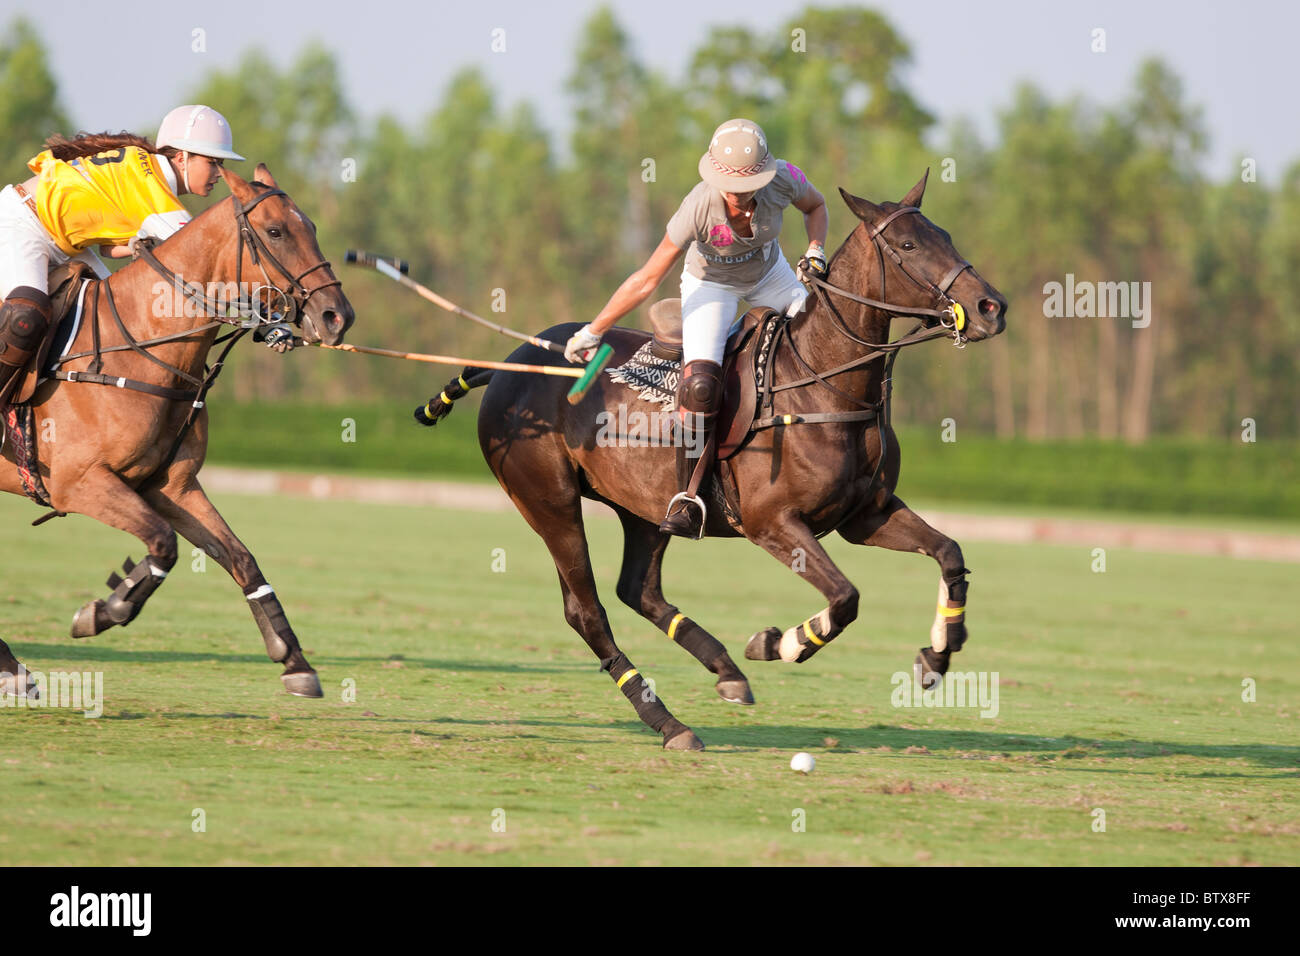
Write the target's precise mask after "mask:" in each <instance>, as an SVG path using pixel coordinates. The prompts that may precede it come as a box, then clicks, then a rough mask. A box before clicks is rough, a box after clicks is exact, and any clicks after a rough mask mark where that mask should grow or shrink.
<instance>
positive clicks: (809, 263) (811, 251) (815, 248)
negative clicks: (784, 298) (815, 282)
mask: <svg viewBox="0 0 1300 956" xmlns="http://www.w3.org/2000/svg"><path fill="white" fill-rule="evenodd" d="M796 273H797V274H798V277H799V281H800V282H807V281H808V277H809V276H813V277H815V278H818V279H824V278H826V251H825V250H824V249H822V247H821V246H819V245H817V244H816V243H814V244H813V245H810V246H809V247H808V251H807V252H805V253H804V254H803V258H802V259H800V260H799V266H798V268H797V269H796Z"/></svg>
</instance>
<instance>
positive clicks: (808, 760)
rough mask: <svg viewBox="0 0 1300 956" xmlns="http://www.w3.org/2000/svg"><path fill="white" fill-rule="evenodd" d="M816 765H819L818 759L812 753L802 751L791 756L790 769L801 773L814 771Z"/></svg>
mask: <svg viewBox="0 0 1300 956" xmlns="http://www.w3.org/2000/svg"><path fill="white" fill-rule="evenodd" d="M815 766H817V761H816V760H814V759H813V755H812V754H806V753H803V752H802V751H800V752H799V753H797V754H795V755H794V756H793V757H791V758H790V769H791V770H797V771H798V772H799V773H812V771H813V767H815Z"/></svg>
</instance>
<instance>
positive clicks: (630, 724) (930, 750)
mask: <svg viewBox="0 0 1300 956" xmlns="http://www.w3.org/2000/svg"><path fill="white" fill-rule="evenodd" d="M305 706H307V707H310V706H312V704H311V702H310V701H308V702H306V703H305ZM145 716H153V717H157V718H161V719H166V720H176V719H182V720H251V721H268V720H271V717H270V715H267V714H247V713H197V712H192V711H190V712H166V711H162V712H158V713H155V714H151V715H145V714H139V713H130V712H122V713H119V714H109V713H106V714H104V716H103V717H101V718H100V719H101V720H138V719H140V718H142V717H145ZM275 720H276V721H284V722H285V723H299V722H306V721H311V722H314V723H320V724H324V725H331V726H334V727H337V725H339V724H350V725H353V726H355V727H356V728H357V729H358V730H364V729H365V727H364V725H367V724H369V725H376V726H377V727H383V728H384V729H383V730H378V732H379V733H386V734H416V735H419V736H424V737H436V738H441V739H456V734H455V733H454V732H453V733H445V732H444V733H435V732H433V731H431V730H429V729H421V728H433V727H436V728H439V729H442V728H455V727H457V726H463V727H467V728H469V727H479V728H493V729H495V730H497V733H494V734H489V735H483V734H475V737H474V739H475V740H476V741H485V740H494V741H498V742H508V741H511V740H521V741H522V740H544V741H547V742H550V743H564V744H571V745H577V746H587V747H623V746H625V745H627V746H636V745H639V744H640V741H641V740H642V739H644V740H647V741H652V742H653V741H657V740H658V735H657V734H655V733H653V732H652V731H650V730H649V729H648V728H646V727H645V725H643V724H641V723H640V722H638V721H633V720H620V721H596V720H584V719H579V718H573V719H529V718H525V719H512V718H505V717H503V718H501V719H498V720H480V719H470V718H465V717H446V716H430V717H385V716H383V715H380V714H374V715H372V716H368V717H367V716H364V715H363V714H362V713H358V714H356V715H355V716H353V715H351V714H340V713H338V712H337V711H333V712H330V713H324V714H312V713H303V714H298V715H291V716H285V715H277V716H276V717H275ZM575 729H578V730H586V731H597V732H604V731H616V732H619V733H621V734H626V735H627V738H626V744H625V743H624V741H623V739H622V738H620V739H617V740H611V739H592V738H589V737H577V738H575V737H571V736H568V735H567V734H565V735H563V736H556V735H554V734H547V733H539V732H537V731H545V730H555V731H569V730H575ZM694 729H695V732H696V733H697V734H698V735H699V736H700V738H701V739H702V740H703V741H704V743H705V745H706V746H707V747H709V748H711V749H712V750H713V751H715V752H719V751H720V749H721V748H726V749H725V751H724V752H727V753H758V752H765V751H774V750H775V751H783V752H791V751H797V750H807V751H809V752H811V753H813V754H824V753H840V754H844V753H848V754H852V753H867V752H872V751H878V752H881V753H884V752H892V753H897V754H900V755H903V756H921V757H937V758H940V759H950V760H951V759H956V760H971V759H974V760H979V759H985V758H987V757H990V756H993V755H1002V756H1008V757H1010V756H1014V755H1017V754H1022V755H1027V754H1034V755H1037V756H1038V758H1039V760H1040V764H1039V765H1041V766H1049V765H1050V766H1052V767H1054V768H1056V769H1063V768H1070V767H1072V766H1077V767H1078V768H1079V769H1081V770H1086V771H1088V772H1105V768H1098V767H1096V766H1093V765H1078V764H1074V763H1073V761H1074V760H1076V759H1079V758H1087V757H1101V758H1105V759H1109V760H1132V759H1138V760H1144V759H1152V758H1160V757H1196V758H1198V759H1201V760H1247V761H1249V762H1250V763H1251V764H1253V765H1254V766H1257V767H1270V768H1284V769H1288V770H1290V771H1291V772H1289V773H1285V774H1274V775H1272V776H1274V777H1278V778H1288V779H1290V778H1295V777H1296V776H1297V775H1298V774H1300V747H1293V746H1282V745H1276V746H1274V745H1269V744H1195V743H1187V742H1185V741H1169V740H1136V739H1119V740H1097V739H1093V738H1087V737H1075V736H1070V735H1067V736H1065V737H1041V736H1035V735H1029V734H1005V733H992V732H979V733H972V732H970V731H946V730H911V729H908V728H905V727H894V726H889V725H885V724H874V725H872V726H870V727H853V728H848V727H826V726H820V727H794V726H788V725H786V726H783V725H774V726H761V727H701V726H700V725H698V724H697V725H696V726H695V728H694ZM827 737H830V738H834V739H835V741H836V743H835V745H834V746H833V747H828V746H826V745H825V744H824V743H823V741H824V739H825V738H827ZM912 748H924V749H923V750H921V749H912ZM1027 766H1033V764H1028V765H1027ZM1188 776H1192V777H1247V778H1250V779H1258V775H1257V774H1248V773H1239V772H1232V771H1226V772H1221V771H1202V772H1200V773H1194V774H1188Z"/></svg>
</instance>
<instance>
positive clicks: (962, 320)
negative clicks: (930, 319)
mask: <svg viewBox="0 0 1300 956" xmlns="http://www.w3.org/2000/svg"><path fill="white" fill-rule="evenodd" d="M952 318H953V322H954V324H955V325H956V328H957V331H958V332H962V331H964V330H965V328H966V310H965V309H963V308H962V307H961V303H960V302H954V303H953V304H952Z"/></svg>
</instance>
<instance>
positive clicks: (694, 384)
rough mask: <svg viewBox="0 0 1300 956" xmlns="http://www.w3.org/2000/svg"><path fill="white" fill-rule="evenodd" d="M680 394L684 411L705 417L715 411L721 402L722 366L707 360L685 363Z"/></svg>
mask: <svg viewBox="0 0 1300 956" xmlns="http://www.w3.org/2000/svg"><path fill="white" fill-rule="evenodd" d="M681 394H682V398H681V405H682V409H683V410H684V411H688V412H697V413H702V414H706V415H707V414H709V413H711V412H715V411H717V408H718V405H719V404H720V403H721V401H722V366H720V365H718V363H717V362H710V361H708V360H707V359H698V360H696V361H694V362H687V363H686V366H685V367H684V368H683V369H682V390H681Z"/></svg>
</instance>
